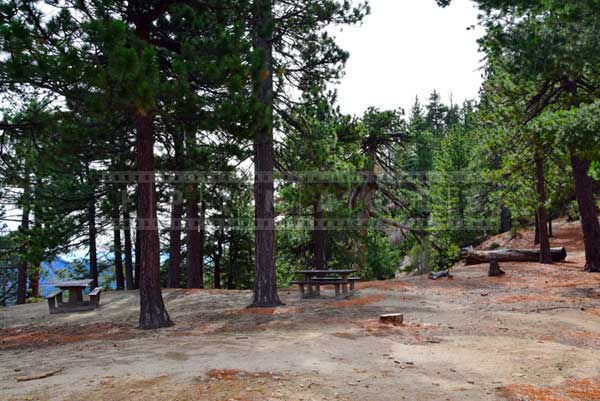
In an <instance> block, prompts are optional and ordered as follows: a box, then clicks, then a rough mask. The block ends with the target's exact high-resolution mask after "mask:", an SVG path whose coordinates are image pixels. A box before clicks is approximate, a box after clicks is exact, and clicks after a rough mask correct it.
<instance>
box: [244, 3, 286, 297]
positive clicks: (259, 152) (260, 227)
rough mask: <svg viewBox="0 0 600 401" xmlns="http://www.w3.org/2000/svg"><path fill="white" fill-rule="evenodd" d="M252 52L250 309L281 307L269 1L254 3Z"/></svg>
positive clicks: (271, 28)
mask: <svg viewBox="0 0 600 401" xmlns="http://www.w3.org/2000/svg"><path fill="white" fill-rule="evenodd" d="M254 7H255V8H254V17H255V24H256V26H255V27H254V29H255V32H254V50H255V52H256V53H257V54H258V55H259V56H260V57H262V60H261V61H262V65H261V66H260V68H258V69H257V76H256V77H255V80H254V82H255V88H254V89H255V96H256V98H257V100H258V102H259V103H260V105H261V106H262V107H261V108H260V111H259V112H258V113H256V114H257V115H256V117H255V126H254V131H255V143H254V178H255V179H254V202H255V231H256V243H255V263H256V276H255V280H254V300H253V303H252V305H251V306H255V307H272V306H277V305H281V301H280V300H279V296H278V294H277V278H276V271H275V201H274V183H273V164H274V160H273V157H274V155H273V24H274V20H273V9H272V8H273V2H272V0H256V1H255V4H254Z"/></svg>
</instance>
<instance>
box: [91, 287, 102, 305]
mask: <svg viewBox="0 0 600 401" xmlns="http://www.w3.org/2000/svg"><path fill="white" fill-rule="evenodd" d="M101 293H102V287H96V288H94V289H93V290H92V292H90V302H91V303H93V304H94V305H96V307H98V305H99V304H100V294H101Z"/></svg>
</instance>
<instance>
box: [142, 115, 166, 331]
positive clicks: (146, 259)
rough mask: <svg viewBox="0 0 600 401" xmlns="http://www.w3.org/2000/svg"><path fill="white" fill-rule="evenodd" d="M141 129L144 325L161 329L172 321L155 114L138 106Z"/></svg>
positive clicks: (146, 327) (147, 327)
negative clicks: (165, 287)
mask: <svg viewBox="0 0 600 401" xmlns="http://www.w3.org/2000/svg"><path fill="white" fill-rule="evenodd" d="M135 127H136V131H137V169H138V172H139V173H140V174H139V182H138V214H139V217H140V219H141V221H140V227H139V228H140V230H139V234H140V248H139V250H140V252H139V253H138V252H137V249H136V259H137V258H139V259H140V275H139V286H140V328H141V329H158V328H161V327H167V326H170V325H172V322H171V320H170V319H169V314H168V313H167V310H166V309H165V305H164V303H163V298H162V292H161V289H160V244H159V239H158V221H157V214H156V192H155V188H154V127H153V125H152V117H151V116H150V115H148V114H146V113H144V112H143V111H140V110H138V111H137V112H136V116H135Z"/></svg>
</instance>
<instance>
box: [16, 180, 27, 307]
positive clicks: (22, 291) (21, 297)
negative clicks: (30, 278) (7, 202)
mask: <svg viewBox="0 0 600 401" xmlns="http://www.w3.org/2000/svg"><path fill="white" fill-rule="evenodd" d="M26 174H29V173H26ZM29 193H30V188H29V181H27V183H26V185H25V187H24V189H23V198H22V199H23V202H22V205H21V207H22V209H23V214H22V215H21V225H20V226H19V231H20V232H21V235H22V236H28V235H29V233H28V231H29V210H30V205H29ZM24 239H25V238H24ZM27 251H28V246H27V243H26V242H24V243H23V245H22V246H21V252H20V253H21V255H25V254H26V253H27ZM28 267H29V264H28V263H27V260H26V259H23V260H22V261H21V263H20V264H19V270H18V273H17V274H18V276H17V305H22V304H24V303H25V302H27V270H28Z"/></svg>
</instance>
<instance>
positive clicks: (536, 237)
mask: <svg viewBox="0 0 600 401" xmlns="http://www.w3.org/2000/svg"><path fill="white" fill-rule="evenodd" d="M533 244H534V245H539V244H540V219H539V217H538V213H537V209H536V210H535V234H534V236H533Z"/></svg>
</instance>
